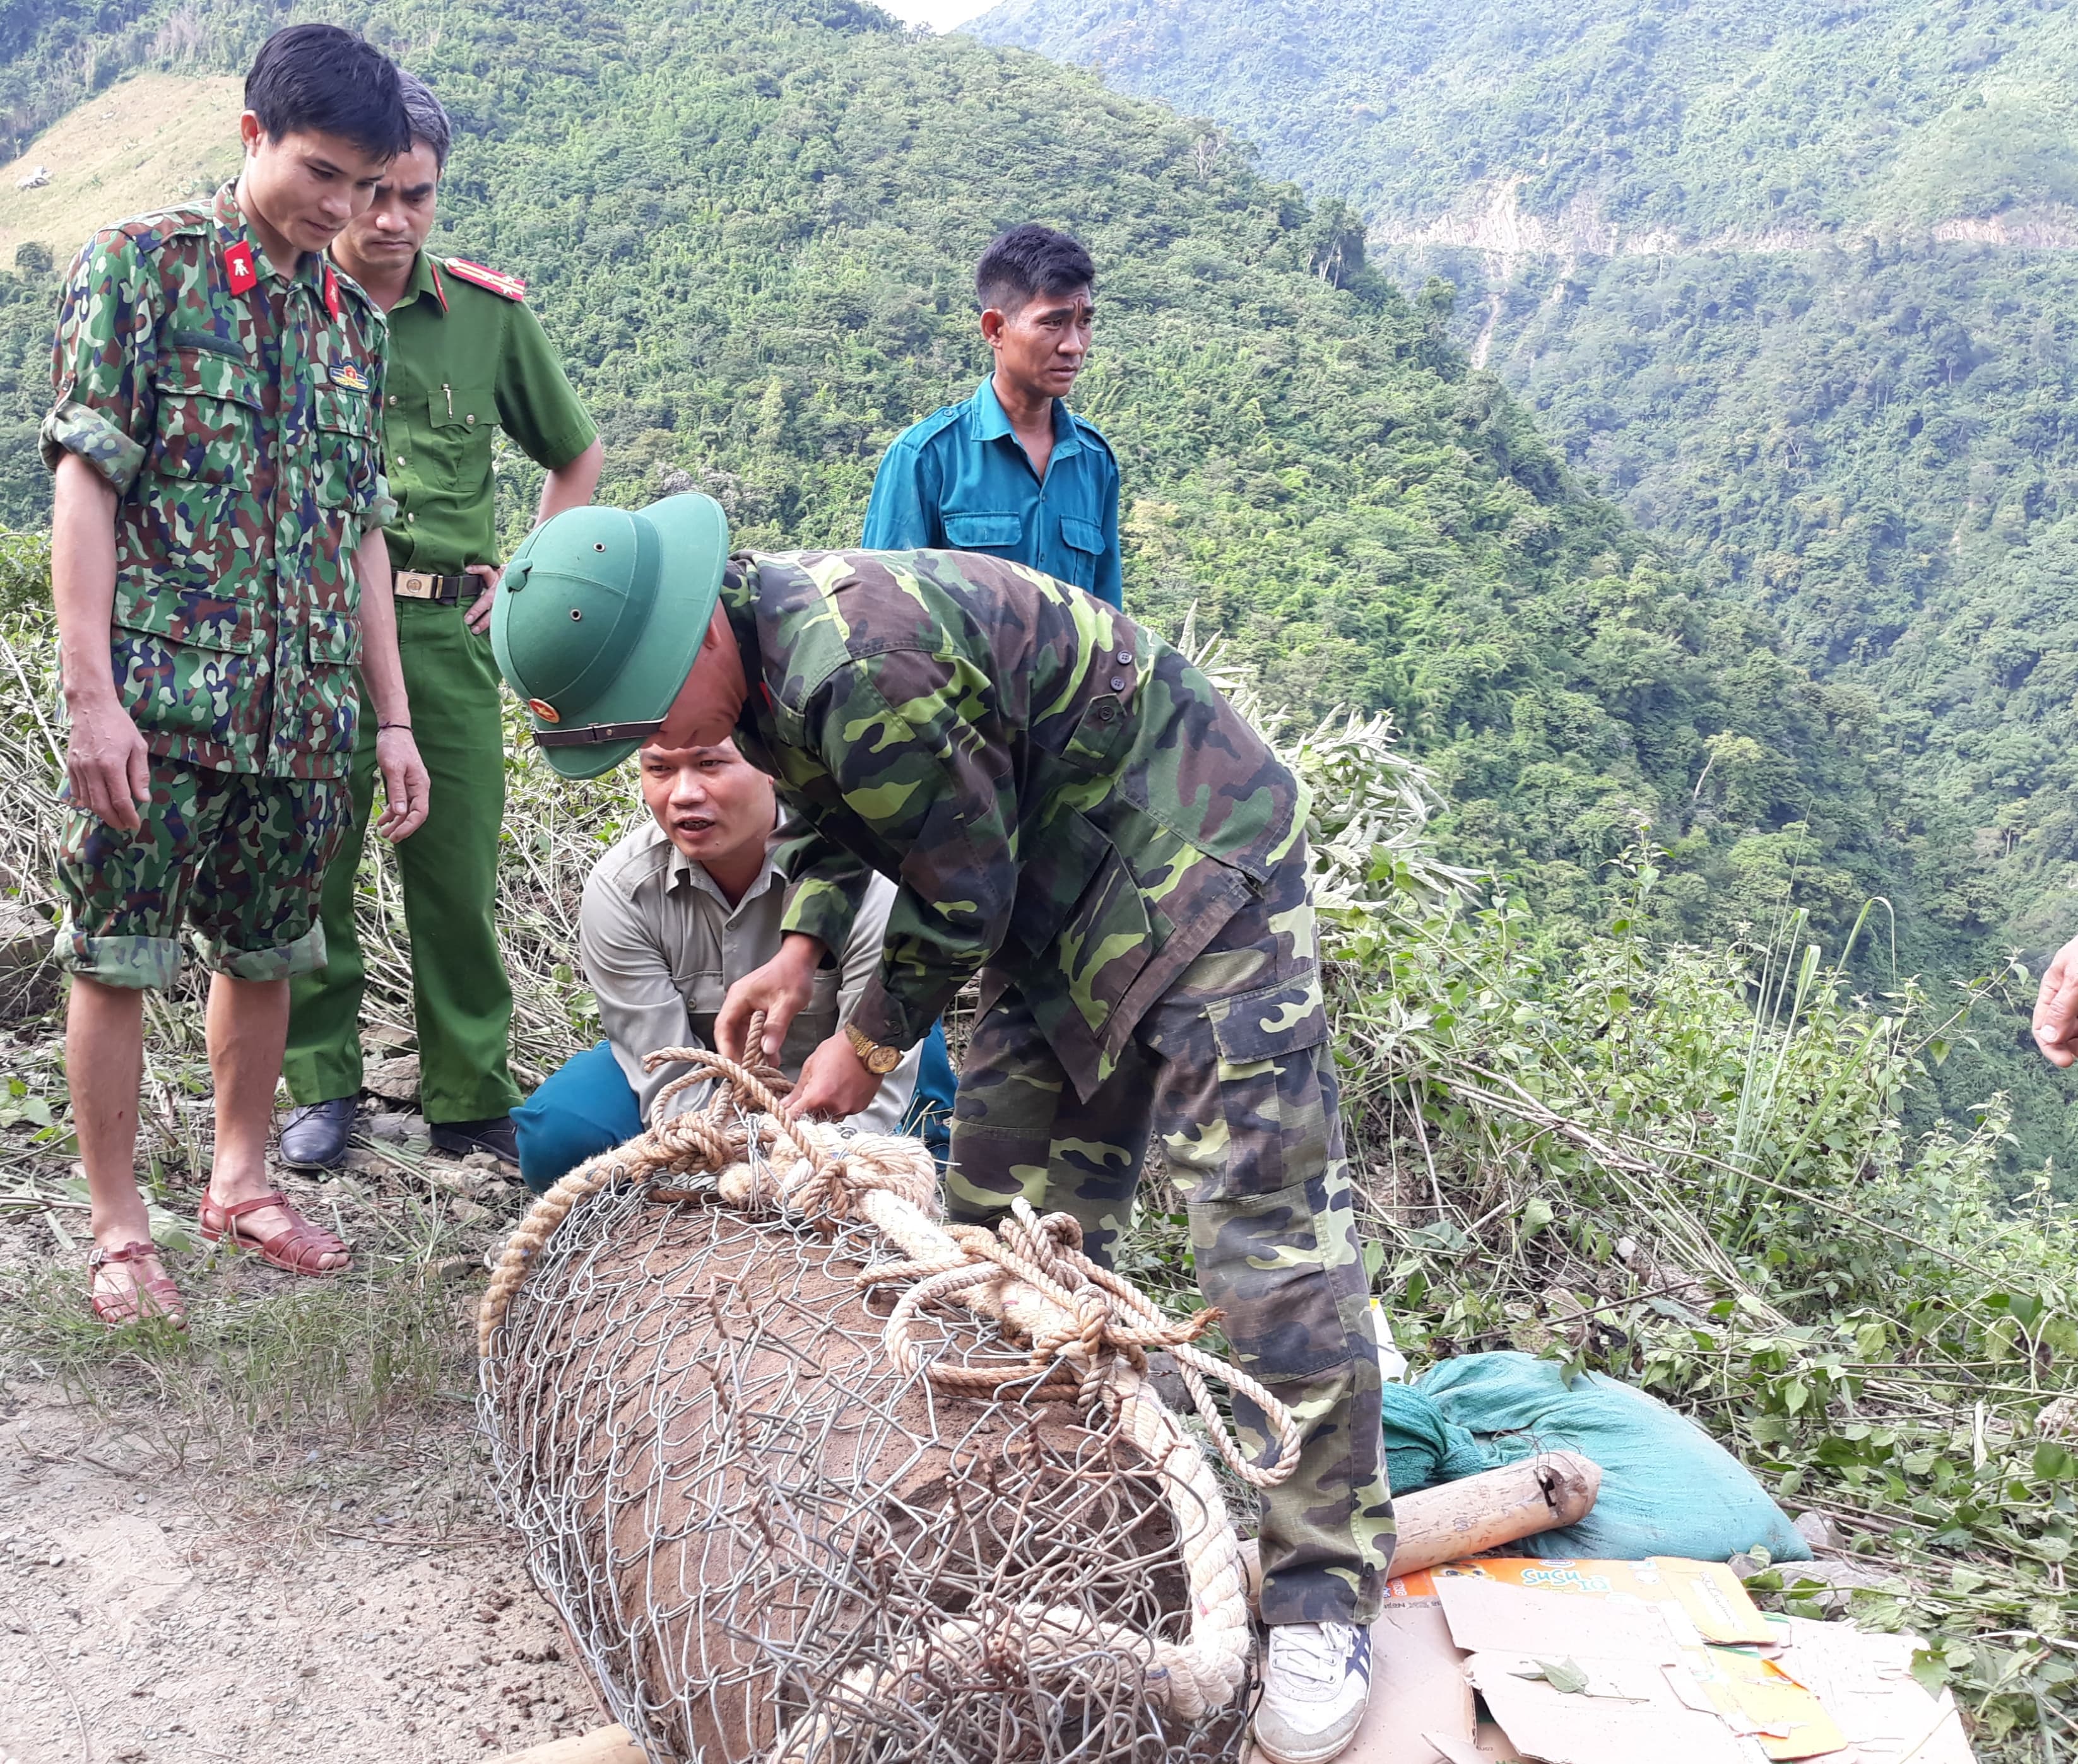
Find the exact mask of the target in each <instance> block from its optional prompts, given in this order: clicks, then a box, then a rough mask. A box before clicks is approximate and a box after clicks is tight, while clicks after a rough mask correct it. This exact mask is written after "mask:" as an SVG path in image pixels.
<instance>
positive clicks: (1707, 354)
mask: <svg viewBox="0 0 2078 1764" xmlns="http://www.w3.org/2000/svg"><path fill="white" fill-rule="evenodd" d="M974 29H975V30H976V31H978V32H979V33H981V34H983V35H985V36H987V37H989V38H991V39H992V40H1002V41H1015V42H1019V43H1023V44H1029V45H1030V46H1033V47H1036V48H1041V49H1043V50H1045V51H1046V52H1049V53H1054V54H1058V55H1062V56H1065V57H1066V58H1069V59H1073V60H1084V61H1096V62H1100V64H1101V65H1102V67H1103V69H1104V73H1105V77H1107V79H1108V80H1109V81H1112V82H1114V83H1116V84H1118V85H1123V86H1125V87H1127V88H1129V89H1131V90H1136V91H1139V92H1142V93H1146V94H1152V95H1155V96H1159V97H1162V98H1165V99H1167V100H1168V101H1170V102H1174V103H1176V104H1178V105H1179V106H1182V107H1183V108H1185V109H1187V110H1189V111H1195V112H1198V113H1200V114H1204V115H1208V116H1210V117H1212V118H1213V119H1217V122H1216V123H1207V124H1205V125H1203V127H1204V129H1205V131H1206V133H1207V136H1208V139H1210V140H1213V141H1215V142H1228V136H1227V135H1226V132H1225V129H1223V128H1221V127H1219V126H1218V124H1220V123H1224V124H1225V125H1226V126H1227V127H1229V128H1231V129H1233V130H1235V131H1242V132H1245V133H1246V136H1247V137H1248V138H1249V139H1250V140H1253V141H1254V142H1255V143H1258V144H1260V151H1261V158H1262V163H1263V164H1264V165H1265V166H1266V169H1269V170H1270V171H1271V172H1272V173H1286V174H1289V175H1292V176H1295V177H1303V178H1304V180H1305V181H1307V183H1308V186H1309V187H1310V188H1311V189H1312V190H1313V191H1314V192H1315V193H1316V194H1321V195H1325V196H1328V197H1329V198H1337V199H1346V201H1348V202H1350V204H1352V205H1353V206H1354V207H1355V208H1356V209H1358V210H1359V211H1362V213H1363V214H1364V215H1367V217H1368V219H1369V221H1370V223H1371V227H1370V240H1371V245H1372V248H1373V252H1374V256H1375V258H1376V259H1377V261H1379V263H1380V265H1381V267H1383V269H1386V270H1387V272H1388V273H1391V274H1392V275H1394V276H1395V277H1396V278H1397V279H1399V280H1400V281H1403V282H1404V284H1405V285H1406V286H1409V287H1417V286H1422V285H1423V284H1424V283H1425V281H1427V279H1428V278H1429V277H1431V276H1434V275H1438V274H1440V275H1442V276H1443V277H1446V278H1447V279H1448V281H1450V283H1452V284H1453V285H1454V286H1455V287H1456V289H1457V290H1458V298H1457V301H1456V306H1455V315H1454V320H1453V325H1452V332H1453V335H1454V336H1455V337H1456V338H1457V339H1458V340H1459V341H1460V342H1461V343H1462V344H1463V345H1464V346H1465V347H1466V348H1467V349H1468V350H1469V351H1470V352H1471V355H1472V357H1473V358H1474V359H1475V360H1476V361H1479V362H1480V363H1481V364H1483V365H1484V366H1485V367H1487V368H1488V369H1491V370H1492V371H1493V372H1495V373H1497V374H1498V375H1499V376H1500V377H1501V378H1502V379H1503V380H1504V381H1505V382H1507V383H1508V386H1510V388H1511V390H1514V391H1515V392H1516V393H1517V395H1518V396H1521V397H1522V398H1525V402H1528V403H1529V405H1530V406H1531V407H1532V408H1533V409H1534V410H1535V411H1537V413H1538V419H1539V428H1540V431H1541V432H1542V434H1543V435H1544V436H1545V437H1546V439H1547V440H1549V441H1550V443H1551V444H1552V445H1553V446H1554V448H1556V449H1557V450H1558V452H1560V453H1561V454H1562V456H1563V457H1564V458H1565V460H1566V461H1567V464H1568V465H1570V466H1571V467H1572V468H1574V469H1576V470H1578V471H1579V472H1581V473H1583V474H1584V476H1586V477H1588V481H1589V482H1594V483H1596V484H1597V485H1598V486H1600V487H1602V488H1603V489H1604V490H1606V491H1607V492H1609V493H1610V494H1614V495H1615V496H1617V498H1619V499H1620V500H1621V501H1622V502H1623V503H1625V505H1626V507H1628V509H1629V511H1630V512H1631V513H1632V514H1633V515H1634V516H1635V517H1636V518H1637V519H1638V520H1639V521H1640V522H1641V523H1642V524H1643V525H1644V526H1645V527H1646V529H1647V530H1648V531H1649V532H1652V533H1654V535H1656V536H1659V537H1662V538H1663V539H1664V540H1667V541H1668V542H1669V543H1670V544H1671V546H1672V548H1673V549H1674V553H1675V557H1677V558H1678V559H1679V560H1680V562H1681V563H1682V565H1684V567H1685V568H1687V569H1689V570H1691V571H1692V572H1693V573H1695V574H1696V576H1698V577H1699V578H1701V579H1702V580H1703V581H1704V582H1706V583H1707V584H1708V585H1709V587H1710V588H1711V589H1712V590H1717V591H1719V592H1722V593H1726V594H1729V595H1730V597H1731V598H1734V600H1736V601H1737V602H1738V603H1741V604H1743V605H1747V606H1752V607H1759V608H1761V609H1763V610H1764V611H1766V612H1767V613H1768V615H1770V617H1771V621H1773V622H1775V623H1779V624H1780V627H1781V628H1784V629H1785V630H1786V631H1787V632H1788V634H1789V636H1790V639H1791V641H1792V649H1791V652H1790V653H1791V654H1792V656H1793V657H1794V658H1795V659H1796V661H1797V663H1798V664H1799V665H1801V666H1802V667H1805V668H1806V669H1809V670H1810V671H1811V672H1812V673H1813V675H1814V676H1815V677H1816V678H1819V679H1821V680H1823V681H1826V682H1828V683H1829V684H1830V686H1834V687H1835V688H1840V689H1846V690H1849V691H1851V692H1853V693H1855V694H1859V697H1860V702H1863V703H1866V704H1867V706H1868V707H1869V708H1870V712H1871V718H1872V728H1871V743H1870V744H1871V751H1872V752H1873V753H1875V754H1876V755H1877V756H1878V757H1879V760H1878V766H1877V771H1876V777H1877V778H1878V812H1879V814H1880V819H1881V823H1882V833H1881V835H1880V844H1881V847H1882V849H1884V852H1885V853H1886V854H1887V861H1888V863H1889V864H1890V865H1891V866H1892V871H1893V874H1894V875H1895V876H1896V877H1897V878H1900V880H1901V886H1902V890H1903V895H1904V896H1905V899H1906V900H1907V901H1908V902H1909V906H1908V916H1909V920H1911V922H1912V925H1913V932H1914V936H1913V946H1914V958H1915V959H1917V960H1918V961H1922V962H1923V963H1925V964H1926V968H1925V971H1927V972H1930V973H1934V974H1939V973H1944V972H1959V971H1962V970H1972V969H1978V968H1982V967H1985V966H1988V965H1995V964H1996V963H1997V961H1999V960H2000V959H2001V957H2003V956H2004V955H2005V953H2007V952H2009V951H2010V950H2013V949H2018V950H2020V951H2021V952H2022V953H2023V954H2024V955H2025V956H2026V957H2028V958H2030V959H2033V960H2038V959H2039V958H2040V957H2042V956H2043V954H2044V953H2046V951H2047V949H2049V948H2050V947H2051V946H2053V945H2055V943H2058V942H2060V941H2061V940H2063V937H2064V936H2068V934H2069V933H2070V932H2071V931H2072V929H2074V928H2078V887H2074V883H2078V821H2074V819H2073V816H2072V810H2071V808H2070V807H2069V804H2070V803H2071V801H2072V797H2071V794H2070V787H2071V785H2072V782H2074V778H2073V775H2072V769H2071V766H2070V763H2069V761H2068V757H2067V755H2068V752H2069V749H2070V746H2071V740H2072V733H2073V730H2072V710H2071V707H2072V679H2071V669H2072V661H2071V657H2072V653H2073V648H2074V644H2078V624H2074V622H2073V617H2072V596H2071V593H2070V590H2069V588H2068V586H2067V582H2068V578H2069V575H2070V571H2071V563H2070V561H2069V559H2068V551H2069V548H2070V545H2071V543H2072V536H2073V532H2074V529H2072V528H2071V527H2070V526H2069V524H2068V523H2069V519H2070V516H2071V515H2072V513H2073V511H2074V503H2073V500H2072V498H2073V494H2074V490H2078V428H2074V427H2073V425H2072V422H2071V421H2070V419H2069V418H2068V415H2067V413H2068V409H2069V407H2070V392H2071V390H2072V385H2073V380H2074V367H2078V361H2074V354H2073V352H2074V348H2078V331H2074V325H2078V255H2074V254H2073V252H2072V249H2071V247H2072V246H2073V245H2074V244H2078V211H2074V210H2073V209H2072V206H2070V204H2071V202H2072V199H2073V191H2074V189H2078V185H2074V182H2073V180H2072V175H2071V173H2072V165H2074V164H2078V160H2074V157H2073V152H2074V149H2073V146H2072V141H2073V136H2072V129H2071V123H2072V109H2071V106H2072V92H2073V90H2078V85H2074V81H2073V76H2074V74H2078V14H2074V13H2073V12H2072V10H2071V9H2069V8H2066V7H2059V6H2020V5H2007V6H1984V5H1970V4H1949V5H1942V4H1935V3H1930V0H1876V3H1872V4H1869V5H1864V6H1856V7H1852V8H1841V7H1837V6H1830V5H1824V6H1821V5H1814V4H1807V3H1802V0H1792V3H1791V4H1788V5H1787V6H1782V5H1776V6H1761V5H1759V4H1756V3H1755V0H1701V3H1698V4H1692V5H1689V6H1683V7H1680V8H1675V7H1666V6H1649V5H1643V4H1632V3H1629V0H1596V3H1594V4H1592V5H1590V6H1586V7H1579V6H1558V5H1555V4H1548V3H1543V0H1533V3H1530V4H1528V5H1517V4H1513V3H1511V4H1508V5H1507V6H1501V5H1497V4H1492V3H1489V0H1474V3H1472V4H1469V5H1463V4H1460V5H1453V6H1448V7H1446V6H1441V5H1436V4H1429V3H1427V0H1404V3H1398V4H1387V3H1379V0H1286V3H1283V4H1279V5H1275V6H1238V5H1236V4H1233V3H1231V0H1013V3H1012V4H1009V5H1006V6H1000V7H999V8H998V9H997V10H995V11H994V12H992V13H991V14H989V15H987V16H986V17H985V18H984V19H983V20H981V21H980V22H979V23H978V24H977V25H976V26H975V27H974ZM1228 150H1229V151H1230V152H1237V153H1238V152H1243V151H1245V149H1244V148H1242V147H1241V146H1239V145H1235V144H1231V143H1230V142H1229V144H1228ZM2018 1028H2019V1026H2018V1025H2017V1024H2015V1025H2013V1035H2012V1036H2011V1039H2010V1040H2006V1038H2005V1036H2001V1037H2000V1039H2001V1041H2003V1042H2005V1046H2006V1048H2007V1049H2009V1051H2008V1052H2006V1053H2005V1054H2004V1055H2003V1056H2002V1057H1997V1059H1996V1060H1995V1061H1994V1066H1995V1070H1994V1071H1993V1072H1991V1073H1985V1074H1979V1073H1978V1072H1976V1070H1975V1069H1973V1070H1972V1081H1976V1079H1978V1078H1980V1077H1989V1076H1996V1077H1997V1081H1998V1082H2001V1083H2002V1084H2005V1085H2008V1086H2011V1087H2013V1088H2015V1089H2016V1090H2017V1091H2020V1092H2021V1093H2022V1099H2023V1107H2022V1113H2023V1116H2024V1118H2025V1119H2026V1120H2027V1121H2029V1122H2030V1123H2034V1124H2042V1126H2043V1127H2044V1128H2046V1126H2047V1123H2049V1122H2050V1121H2051V1120H2052V1119H2054V1118H2055V1117H2057V1116H2061V1115H2062V1114H2063V1112H2064V1111H2065V1110H2066V1108H2067V1107H2068V1104H2067V1101H2066V1089H2065V1086H2063V1085H2062V1084H2060V1083H2058V1082H2054V1081H2051V1080H2050V1079H2049V1078H2047V1074H2044V1073H2043V1071H2042V1070H2040V1069H2039V1067H2038V1065H2036V1063H2035V1062H2034V1058H2033V1056H2032V1054H2031V1053H2030V1051H2029V1050H2028V1049H2027V1047H2026V1042H2025V1039H2024V1036H2022V1035H2021V1034H2020V1033H2019V1032H2018ZM1961 1082H1964V1081H1963V1080H1961V1079H1953V1080H1951V1086H1952V1085H1954V1084H1957V1083H1961ZM1951 1095H1954V1096H1955V1097H1957V1098H1958V1099H1959V1095H1960V1092H1959V1091H1955V1090H1954V1089H1952V1088H1951ZM2023 1137H2024V1138H2025V1139H2026V1142H2027V1143H2028V1144H2029V1145H2030V1147H2031V1148H2032V1149H2037V1150H2046V1149H2049V1148H2050V1146H2051V1142H2052V1140H2053V1139H2055V1138H2058V1137H2061V1135H2060V1134H2059V1135H2047V1134H2046V1133H2044V1132H2038V1130H2037V1128H2036V1127H2034V1126H2030V1127H2029V1128H2026V1129H2025V1130H2024V1133H2023ZM2073 1150H2078V1145H2068V1142H2067V1147H2066V1149H2059V1152H2058V1155H2059V1158H2060V1159H2061V1160H2062V1161H2064V1162H2066V1163H2068V1161H2069V1159H2070V1157H2071V1155H2072V1151H2073Z"/></svg>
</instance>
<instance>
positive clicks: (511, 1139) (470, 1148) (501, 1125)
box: [432, 1115, 519, 1168]
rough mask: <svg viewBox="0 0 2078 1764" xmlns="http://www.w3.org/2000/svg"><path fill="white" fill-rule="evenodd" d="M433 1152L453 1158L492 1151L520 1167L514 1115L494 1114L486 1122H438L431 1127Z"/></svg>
mask: <svg viewBox="0 0 2078 1764" xmlns="http://www.w3.org/2000/svg"><path fill="white" fill-rule="evenodd" d="M432 1132H433V1149H434V1150H435V1151H440V1152H445V1153H447V1154H448V1156H449V1157H468V1156H469V1153H471V1152H488V1153H490V1155H491V1156H492V1157H496V1158H501V1159H503V1161H505V1162H506V1163H508V1164H511V1165H512V1166H514V1167H515V1168H517V1167H518V1166H519V1135H518V1133H516V1132H515V1131H514V1130H513V1126H512V1117H511V1116H510V1115H494V1116H491V1117H490V1120H486V1121H435V1122H433V1123H432Z"/></svg>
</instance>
